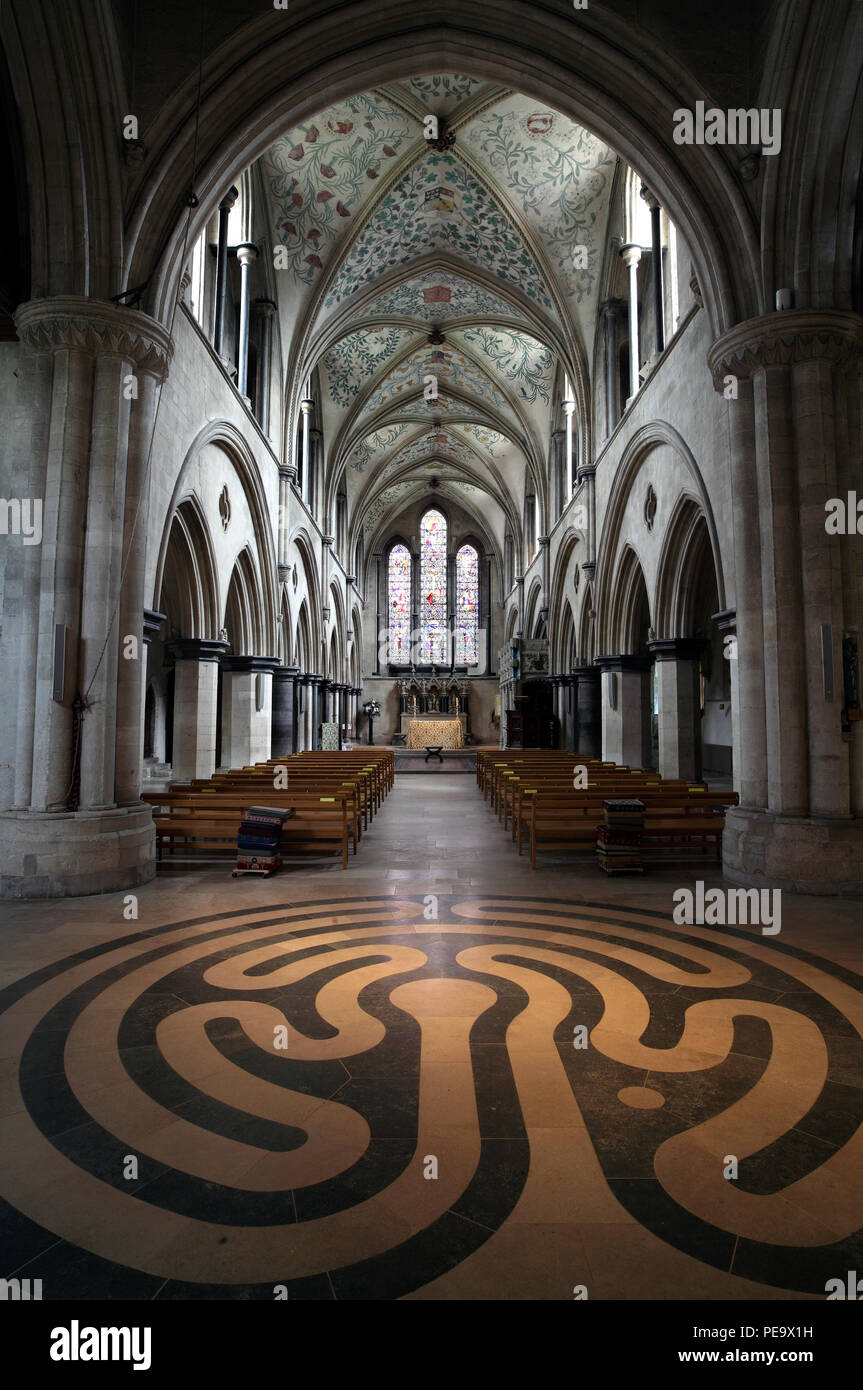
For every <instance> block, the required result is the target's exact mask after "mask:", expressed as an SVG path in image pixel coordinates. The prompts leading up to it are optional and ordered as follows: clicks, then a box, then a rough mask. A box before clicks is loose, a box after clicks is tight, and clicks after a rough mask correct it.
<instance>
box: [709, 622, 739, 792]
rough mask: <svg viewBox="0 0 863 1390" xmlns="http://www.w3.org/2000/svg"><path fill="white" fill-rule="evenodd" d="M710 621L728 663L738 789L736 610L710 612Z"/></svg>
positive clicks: (734, 782) (733, 757)
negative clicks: (715, 629)
mask: <svg viewBox="0 0 863 1390" xmlns="http://www.w3.org/2000/svg"><path fill="white" fill-rule="evenodd" d="M711 621H712V622H714V623H715V624H716V626H717V628H718V629H719V631H720V633H721V634H722V659H723V661H727V662H728V663H729V676H730V682H729V683H730V686H731V767H732V772H733V778H732V780H733V785H734V788H735V790H736V791H739V789H740V782H739V774H740V769H741V768H742V767H743V766H744V765H745V760H744V755H743V743H742V739H741V733H740V731H741V728H742V720H741V715H740V681H739V680H738V679H737V667H738V655H737V611H736V609H734V608H724V609H723V610H722V612H721V613H713V614H711Z"/></svg>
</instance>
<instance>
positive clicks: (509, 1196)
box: [0, 895, 863, 1299]
mask: <svg viewBox="0 0 863 1390" xmlns="http://www.w3.org/2000/svg"><path fill="white" fill-rule="evenodd" d="M435 911H436V912H437V918H435V917H434V915H433V914H434V912H435ZM861 985H863V981H861V980H860V979H859V978H858V977H856V976H854V975H852V974H851V973H850V972H848V971H846V970H843V969H842V968H840V967H839V966H836V965H833V964H828V963H827V962H825V961H823V960H819V959H816V958H815V957H814V956H811V955H808V954H806V953H805V952H802V951H799V950H796V949H792V948H790V947H783V946H781V945H779V944H778V943H777V942H775V941H774V940H770V941H767V940H765V939H763V938H761V937H759V936H755V935H751V934H747V933H744V932H739V931H735V930H731V929H725V930H722V931H717V930H710V929H706V928H705V929H702V928H698V927H684V928H680V927H676V926H674V925H673V924H672V922H671V920H670V918H667V917H661V916H659V915H657V914H654V913H647V912H638V911H633V910H626V909H623V908H621V909H616V908H613V907H612V908H609V906H608V905H607V904H606V905H604V906H600V905H596V906H590V905H579V906H578V908H577V909H576V908H574V907H572V906H571V905H567V904H566V903H565V902H558V901H554V900H548V899H543V900H537V899H530V898H515V897H491V896H466V895H463V896H454V897H445V896H441V897H439V898H438V899H437V900H436V902H435V901H428V900H425V901H424V899H423V898H422V897H417V898H414V899H411V900H407V899H397V898H396V899H394V898H392V897H386V898H384V897H381V898H368V899H365V900H359V901H350V902H347V903H346V902H339V903H335V902H319V903H314V904H309V903H305V904H303V905H301V906H290V905H286V906H272V907H268V908H267V909H265V910H264V909H255V910H253V911H248V912H242V911H241V912H226V913H224V914H222V915H217V916H208V917H207V919H206V920H203V919H196V920H191V921H185V922H177V923H175V924H172V925H171V926H169V927H159V928H157V929H154V930H149V931H140V932H137V933H135V934H133V935H128V936H125V937H123V938H122V939H118V940H115V941H113V942H111V943H110V944H109V945H104V946H99V947H97V948H91V949H89V950H85V951H81V952H80V953H79V954H77V955H75V956H72V957H69V958H67V959H65V960H63V961H62V962H60V963H59V964H56V965H53V966H50V967H48V968H45V969H42V970H40V971H38V972H37V973H35V974H31V975H30V976H28V977H27V978H25V979H23V980H21V981H18V982H17V983H15V984H14V985H11V986H9V987H8V988H7V989H6V990H5V991H3V994H2V995H0V1010H2V1012H0V1042H2V1051H0V1056H2V1057H3V1058H7V1059H10V1058H20V1067H18V1066H17V1065H14V1066H13V1065H8V1064H7V1065H6V1066H4V1068H3V1070H2V1071H0V1078H2V1091H0V1101H2V1104H0V1117H2V1118H0V1135H2V1146H0V1147H2V1164H0V1172H2V1178H0V1193H2V1198H3V1203H2V1207H0V1226H2V1231H0V1233H2V1248H3V1251H4V1264H5V1265H6V1268H5V1269H4V1270H3V1274H4V1275H6V1276H7V1277H10V1276H12V1275H14V1274H17V1275H18V1276H19V1277H22V1278H24V1277H29V1278H41V1279H42V1280H43V1288H44V1294H43V1296H44V1297H45V1298H46V1299H66V1298H76V1297H84V1298H97V1299H98V1298H133V1299H134V1298H144V1299H152V1298H160V1299H184V1298H213V1299H219V1298H244V1299H254V1298H265V1299H272V1298H273V1297H274V1285H276V1284H284V1285H286V1286H287V1289H288V1296H289V1297H290V1298H310V1299H330V1298H333V1297H335V1298H339V1299H356V1298H376V1299H392V1298H399V1297H413V1298H440V1299H448V1298H456V1299H458V1298H468V1299H479V1298H494V1299H505V1298H541V1299H571V1298H572V1297H573V1290H574V1288H575V1287H576V1286H579V1285H583V1286H584V1287H585V1288H586V1289H587V1292H588V1296H589V1297H590V1298H600V1299H602V1298H720V1299H729V1298H750V1297H756V1298H787V1297H789V1296H790V1297H800V1298H806V1297H818V1298H822V1299H823V1297H824V1286H825V1282H826V1281H827V1280H828V1279H830V1278H833V1277H837V1276H838V1277H843V1276H844V1273H845V1271H846V1270H849V1269H863V1238H861V1226H863V1086H861V1077H863V1066H861V1054H863V1041H861V1035H863V994H861ZM580 1025H583V1026H584V1027H585V1028H586V1029H587V1030H588V1034H587V1036H588V1038H589V1045H588V1046H587V1047H586V1048H580V1047H575V1046H574V1045H573V1042H574V1038H575V1037H577V1036H579V1035H578V1034H576V1033H575V1031H574V1030H576V1029H578V1028H579V1026H580ZM285 1043H286V1046H284V1045H282V1046H280V1045H279V1044H285ZM729 1155H735V1156H736V1157H737V1159H738V1160H739V1174H738V1177H737V1179H736V1180H727V1179H726V1178H725V1177H724V1176H723V1165H724V1164H725V1163H726V1160H727V1157H728V1156H729ZM130 1156H132V1157H135V1158H137V1160H138V1173H137V1177H134V1176H133V1177H131V1178H129V1177H127V1176H124V1169H125V1170H126V1171H127V1172H128V1171H129V1163H128V1160H129V1157H130ZM432 1158H434V1159H436V1164H437V1176H436V1177H435V1176H429V1174H430V1173H431V1172H433V1170H434V1164H433V1163H431V1162H430V1160H431V1159H432Z"/></svg>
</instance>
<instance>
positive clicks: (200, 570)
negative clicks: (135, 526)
mask: <svg viewBox="0 0 863 1390" xmlns="http://www.w3.org/2000/svg"><path fill="white" fill-rule="evenodd" d="M162 557H163V558H162V564H161V566H160V579H159V587H158V590H157V593H156V609H157V611H158V612H161V613H165V614H166V615H167V617H168V624H169V635H170V636H177V637H195V638H210V639H213V638H217V637H218V635H219V628H220V626H221V623H220V617H221V612H222V600H221V596H220V590H219V578H218V570H217V567H216V560H215V551H214V547H213V538H212V536H211V534H210V529H209V527H208V525H207V518H206V516H205V515H204V511H203V508H202V507H201V504H200V502H199V501H198V498H197V497H195V496H194V495H190V496H188V497H185V498H183V500H182V501H181V502H180V503H179V505H178V506H177V507H176V508H175V510H174V511H173V513H172V515H171V518H170V523H169V524H168V525H166V528H165V537H164V540H163V544H162Z"/></svg>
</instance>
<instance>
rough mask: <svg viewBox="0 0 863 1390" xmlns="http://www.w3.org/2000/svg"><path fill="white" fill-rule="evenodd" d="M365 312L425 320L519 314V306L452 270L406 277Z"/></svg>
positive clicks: (516, 315)
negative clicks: (408, 278) (407, 278)
mask: <svg viewBox="0 0 863 1390" xmlns="http://www.w3.org/2000/svg"><path fill="white" fill-rule="evenodd" d="M366 313H367V314H368V316H369V317H370V318H371V317H374V316H375V315H378V314H381V315H384V314H386V315H392V316H393V317H396V316H397V317H400V318H401V317H404V318H415V319H422V320H424V321H425V322H426V323H443V322H444V321H445V320H448V319H454V318H486V317H491V318H504V319H506V318H510V319H511V318H518V317H520V310H519V309H518V308H517V307H514V306H513V305H512V304H511V303H509V302H508V301H507V300H505V299H502V298H501V297H500V296H499V295H496V294H492V293H491V291H490V290H487V289H485V288H484V287H483V286H481V285H477V284H474V283H473V282H472V281H470V280H466V279H464V278H463V277H462V276H460V275H455V274H453V273H452V271H450V270H447V271H444V270H438V271H433V272H432V273H431V274H428V275H422V276H416V277H414V278H412V279H410V280H405V281H404V282H403V283H402V284H400V285H396V286H395V288H393V289H391V290H388V291H387V292H386V293H385V294H382V295H380V296H379V297H378V298H377V299H376V300H375V301H374V303H373V304H371V305H370V306H369V308H368V310H367V311H366Z"/></svg>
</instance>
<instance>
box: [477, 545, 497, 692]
mask: <svg viewBox="0 0 863 1390" xmlns="http://www.w3.org/2000/svg"><path fill="white" fill-rule="evenodd" d="M493 559H494V556H493V555H492V553H491V551H486V556H485V560H486V594H487V601H486V609H485V674H486V675H487V676H490V675H491V638H492V622H491V615H492V591H491V573H492V569H491V567H492V561H493ZM480 618H482V614H480Z"/></svg>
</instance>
